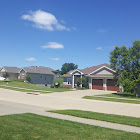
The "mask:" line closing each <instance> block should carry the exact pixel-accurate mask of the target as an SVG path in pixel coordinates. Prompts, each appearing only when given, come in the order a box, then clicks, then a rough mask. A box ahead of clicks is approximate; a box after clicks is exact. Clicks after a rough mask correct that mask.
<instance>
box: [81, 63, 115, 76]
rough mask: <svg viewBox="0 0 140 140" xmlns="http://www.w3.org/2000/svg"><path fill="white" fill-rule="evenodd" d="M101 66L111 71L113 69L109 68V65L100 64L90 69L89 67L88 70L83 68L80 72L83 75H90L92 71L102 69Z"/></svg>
mask: <svg viewBox="0 0 140 140" xmlns="http://www.w3.org/2000/svg"><path fill="white" fill-rule="evenodd" d="M103 66H105V67H107V68H109V69H111V70H113V69H112V68H111V67H110V65H109V64H106V63H105V64H101V65H97V66H92V67H89V68H85V69H82V70H81V71H82V72H83V73H84V74H90V73H92V72H94V71H96V70H98V69H100V68H101V67H103ZM113 71H114V70H113Z"/></svg>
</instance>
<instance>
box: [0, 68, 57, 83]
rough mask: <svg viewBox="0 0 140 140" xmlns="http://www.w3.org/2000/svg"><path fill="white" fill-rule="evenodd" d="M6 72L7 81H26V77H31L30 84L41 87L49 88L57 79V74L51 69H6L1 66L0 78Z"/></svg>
mask: <svg viewBox="0 0 140 140" xmlns="http://www.w3.org/2000/svg"><path fill="white" fill-rule="evenodd" d="M5 72H7V73H8V74H9V77H8V78H7V79H9V80H13V79H22V80H26V75H29V76H30V77H31V83H32V84H36V85H42V86H51V85H52V84H53V81H54V78H56V77H59V73H58V72H57V71H55V70H53V69H52V68H49V67H43V66H39V67H37V66H31V67H24V68H17V67H7V66H3V67H2V68H1V69H0V76H1V77H2V76H3V73H5Z"/></svg>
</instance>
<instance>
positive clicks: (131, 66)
mask: <svg viewBox="0 0 140 140" xmlns="http://www.w3.org/2000/svg"><path fill="white" fill-rule="evenodd" d="M110 65H111V67H112V68H114V69H115V70H116V73H115V74H114V78H115V79H116V80H117V84H119V85H122V86H123V87H124V91H126V92H131V93H134V94H135V95H137V91H136V90H137V86H138V84H140V41H139V40H137V41H134V42H133V46H132V47H130V48H127V47H126V46H124V45H123V46H122V47H118V46H115V49H114V50H113V51H112V52H110Z"/></svg>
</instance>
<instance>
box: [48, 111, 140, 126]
mask: <svg viewBox="0 0 140 140" xmlns="http://www.w3.org/2000/svg"><path fill="white" fill-rule="evenodd" d="M49 112H53V113H59V114H65V115H71V116H76V117H81V118H87V119H93V120H101V121H106V122H112V123H119V124H125V125H131V126H137V127H140V118H135V117H128V116H121V115H113V114H104V113H98V112H91V111H82V110H54V111H49Z"/></svg>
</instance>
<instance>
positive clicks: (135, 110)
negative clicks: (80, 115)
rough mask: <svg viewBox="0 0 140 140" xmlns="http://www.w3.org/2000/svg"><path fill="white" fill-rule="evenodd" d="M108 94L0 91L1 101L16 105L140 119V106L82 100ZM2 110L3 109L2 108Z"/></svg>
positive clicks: (96, 91)
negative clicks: (88, 96) (35, 93)
mask: <svg viewBox="0 0 140 140" xmlns="http://www.w3.org/2000/svg"><path fill="white" fill-rule="evenodd" d="M107 93H110V92H105V91H98V90H79V91H69V92H62V93H48V94H41V95H30V94H25V93H23V92H19V91H12V90H7V89H0V100H3V101H10V102H14V103H22V104H25V105H34V106H38V107H41V108H43V109H45V110H47V109H48V110H50V109H79V110H87V111H95V112H102V113H109V114H118V115H126V116H134V117H140V111H139V110H140V105H139V104H129V103H119V102H108V101H97V100H88V99H82V98H81V97H83V96H86V95H99V94H107ZM0 108H2V107H1V106H0Z"/></svg>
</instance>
